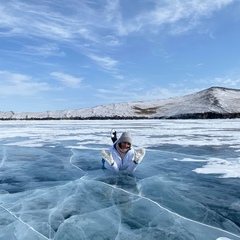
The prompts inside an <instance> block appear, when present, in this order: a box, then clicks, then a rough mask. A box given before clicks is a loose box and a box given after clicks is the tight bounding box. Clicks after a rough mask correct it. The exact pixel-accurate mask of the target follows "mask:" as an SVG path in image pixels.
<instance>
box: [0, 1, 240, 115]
mask: <svg viewBox="0 0 240 240" xmlns="http://www.w3.org/2000/svg"><path fill="white" fill-rule="evenodd" d="M239 44H240V1H239V0H171V1H169V0H134V1H133V0H67V1H66V0H51V1H50V0H41V1H37V0H8V1H0V111H28V112H29V111H32V112H36V111H52V110H64V109H79V108H87V107H93V106H97V105H105V104H110V103H117V102H130V101H145V100H153V99H163V98H170V97H176V96H183V95H186V94H190V93H194V92H196V91H200V90H202V89H205V88H208V87H211V86H221V87H230V88H237V89H240V47H239V46H240V45H239Z"/></svg>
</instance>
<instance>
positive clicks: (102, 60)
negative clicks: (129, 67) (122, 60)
mask: <svg viewBox="0 0 240 240" xmlns="http://www.w3.org/2000/svg"><path fill="white" fill-rule="evenodd" d="M88 57H89V58H91V59H92V60H94V61H95V62H96V63H97V64H98V65H99V66H100V67H101V68H103V69H105V70H106V71H109V72H112V73H117V71H118V70H117V66H118V61H117V60H114V59H112V58H111V57H108V56H104V57H100V56H97V55H94V54H90V55H89V56H88Z"/></svg>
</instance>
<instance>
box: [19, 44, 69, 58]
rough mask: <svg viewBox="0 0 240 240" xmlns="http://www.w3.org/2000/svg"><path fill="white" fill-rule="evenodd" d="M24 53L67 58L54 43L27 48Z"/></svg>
mask: <svg viewBox="0 0 240 240" xmlns="http://www.w3.org/2000/svg"><path fill="white" fill-rule="evenodd" d="M22 51H23V52H24V53H25V54H32V55H40V56H44V57H48V56H65V53H64V52H63V51H60V48H59V47H58V45H57V44H54V43H46V44H44V45H40V46H25V47H24V48H23V50H22Z"/></svg>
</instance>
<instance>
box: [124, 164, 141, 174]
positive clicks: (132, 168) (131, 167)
mask: <svg viewBox="0 0 240 240" xmlns="http://www.w3.org/2000/svg"><path fill="white" fill-rule="evenodd" d="M137 166H138V164H136V163H134V162H133V161H131V162H129V165H128V167H127V169H126V170H127V171H128V172H129V173H133V172H134V171H135V169H136V168H137Z"/></svg>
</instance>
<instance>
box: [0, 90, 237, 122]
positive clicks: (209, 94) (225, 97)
mask: <svg viewBox="0 0 240 240" xmlns="http://www.w3.org/2000/svg"><path fill="white" fill-rule="evenodd" d="M235 117H240V90H239V89H231V88H223V87H211V88H208V89H205V90H203V91H200V92H196V93H193V94H189V95H186V96H183V97H176V98H169V99H159V100H152V101H140V102H123V103H114V104H109V105H102V106H96V107H92V108H82V109H78V110H59V111H46V112H38V113H36V112H13V111H9V112H0V119H2V120H11V119H136V118H235Z"/></svg>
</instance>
